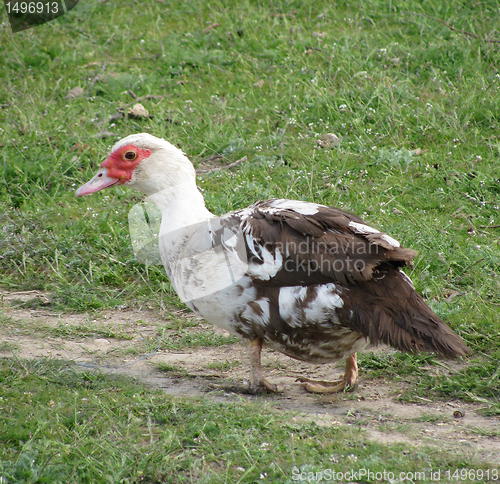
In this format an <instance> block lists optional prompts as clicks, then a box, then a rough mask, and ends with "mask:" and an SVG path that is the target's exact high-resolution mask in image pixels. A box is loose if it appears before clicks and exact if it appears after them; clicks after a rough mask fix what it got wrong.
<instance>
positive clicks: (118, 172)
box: [101, 145, 151, 185]
mask: <svg viewBox="0 0 500 484" xmlns="http://www.w3.org/2000/svg"><path fill="white" fill-rule="evenodd" d="M150 155H151V150H147V149H143V148H137V147H136V146H134V145H126V146H122V147H121V148H118V149H117V150H116V151H113V153H111V155H109V156H108V158H106V160H104V161H103V162H102V163H101V168H106V169H107V175H108V176H109V177H110V178H116V179H118V180H120V181H119V184H120V185H121V184H123V183H126V182H128V181H130V180H131V178H132V172H133V171H134V170H135V168H136V167H137V165H138V164H139V163H140V162H141V161H142V160H144V158H147V157H148V156H150Z"/></svg>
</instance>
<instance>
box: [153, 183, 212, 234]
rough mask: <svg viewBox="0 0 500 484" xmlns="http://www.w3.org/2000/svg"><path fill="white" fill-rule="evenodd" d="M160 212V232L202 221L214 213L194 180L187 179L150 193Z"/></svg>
mask: <svg viewBox="0 0 500 484" xmlns="http://www.w3.org/2000/svg"><path fill="white" fill-rule="evenodd" d="M149 199H150V200H151V201H152V202H154V203H155V204H156V206H157V207H158V208H159V209H160V211H161V214H162V232H163V233H164V232H165V230H167V231H168V232H172V231H175V230H179V229H182V228H184V227H187V226H190V225H195V224H198V223H200V222H204V221H206V220H207V219H209V218H212V217H214V215H213V214H212V213H211V212H210V211H209V210H208V209H207V207H206V206H205V200H204V199H203V195H202V194H201V193H200V191H199V190H198V187H197V186H196V180H189V181H188V182H184V183H182V184H179V185H175V186H173V187H169V188H164V189H163V190H160V191H158V192H156V193H153V194H150V195H149Z"/></svg>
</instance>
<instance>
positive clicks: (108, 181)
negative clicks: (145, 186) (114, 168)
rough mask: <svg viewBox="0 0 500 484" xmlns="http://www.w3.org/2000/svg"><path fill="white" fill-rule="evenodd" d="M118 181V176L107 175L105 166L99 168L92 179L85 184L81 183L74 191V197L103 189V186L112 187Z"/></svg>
mask: <svg viewBox="0 0 500 484" xmlns="http://www.w3.org/2000/svg"><path fill="white" fill-rule="evenodd" d="M119 182H120V179H119V178H111V177H110V176H108V170H107V168H101V169H100V170H99V171H98V172H97V173H96V174H95V175H94V178H92V180H89V181H88V182H87V183H85V185H82V186H81V187H80V188H79V189H78V190H77V191H76V192H75V197H83V196H84V195H89V194H90V193H94V192H98V191H99V190H104V189H105V188H108V187H112V186H113V185H116V184H117V183H119Z"/></svg>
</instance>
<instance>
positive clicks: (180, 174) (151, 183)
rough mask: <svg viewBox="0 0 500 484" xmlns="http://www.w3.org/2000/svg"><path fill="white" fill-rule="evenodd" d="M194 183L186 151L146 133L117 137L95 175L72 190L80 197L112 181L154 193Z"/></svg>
mask: <svg viewBox="0 0 500 484" xmlns="http://www.w3.org/2000/svg"><path fill="white" fill-rule="evenodd" d="M193 183H194V184H196V171H195V169H194V167H193V165H192V164H191V162H190V161H189V160H188V158H187V157H186V155H185V154H184V153H183V152H182V151H181V150H180V149H179V148H176V147H175V146H174V145H172V144H170V143H169V142H168V141H165V140H164V139H162V138H157V137H156V136H153V135H150V134H148V133H139V134H133V135H130V136H127V137H126V138H123V139H122V140H120V141H118V142H117V143H116V144H115V145H114V146H113V148H112V149H111V154H110V155H109V156H108V157H107V158H106V159H105V160H104V161H103V162H102V163H101V168H100V170H99V171H98V172H97V173H96V174H95V176H94V177H93V178H92V179H91V180H90V181H88V182H87V183H85V185H82V186H81V187H80V188H79V189H78V190H77V191H76V193H75V196H77V197H81V196H83V195H89V194H90V193H94V192H98V191H99V190H103V189H104V188H109V187H112V186H115V185H125V186H128V187H130V188H132V189H134V190H138V191H140V192H143V193H145V194H146V195H149V196H151V195H154V194H155V193H157V192H159V191H162V190H165V189H169V188H174V187H175V186H178V185H186V184H190V185H191V184H193Z"/></svg>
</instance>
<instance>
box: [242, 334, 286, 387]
mask: <svg viewBox="0 0 500 484" xmlns="http://www.w3.org/2000/svg"><path fill="white" fill-rule="evenodd" d="M261 352H262V340H260V339H254V340H253V341H250V345H249V347H248V353H249V355H250V368H251V381H250V389H251V390H252V392H255V393H256V392H259V391H266V390H267V391H270V392H277V393H279V392H283V391H284V390H285V389H284V387H283V385H275V384H274V383H270V382H268V381H267V380H266V379H265V378H264V374H263V373H262V367H261V364H260V355H261Z"/></svg>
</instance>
